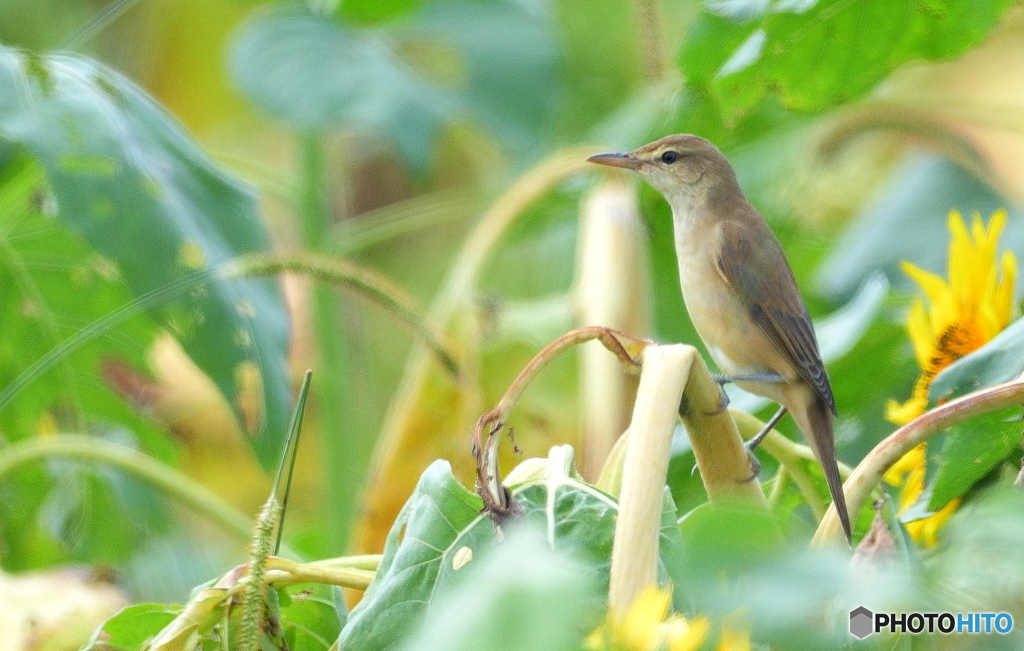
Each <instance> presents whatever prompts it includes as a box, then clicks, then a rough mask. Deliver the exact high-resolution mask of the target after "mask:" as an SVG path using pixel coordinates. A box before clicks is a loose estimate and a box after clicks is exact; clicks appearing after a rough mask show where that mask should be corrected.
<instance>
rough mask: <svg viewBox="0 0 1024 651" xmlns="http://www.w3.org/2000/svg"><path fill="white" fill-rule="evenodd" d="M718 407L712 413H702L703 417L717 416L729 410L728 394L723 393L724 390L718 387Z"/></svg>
mask: <svg viewBox="0 0 1024 651" xmlns="http://www.w3.org/2000/svg"><path fill="white" fill-rule="evenodd" d="M718 394H719V395H718V407H717V408H715V410H714V411H706V412H704V415H705V416H717V415H718V414H720V413H722V412H723V411H725V410H726V409H728V408H729V394H727V393H726V392H725V389H724V388H722V387H721V385H719V387H718Z"/></svg>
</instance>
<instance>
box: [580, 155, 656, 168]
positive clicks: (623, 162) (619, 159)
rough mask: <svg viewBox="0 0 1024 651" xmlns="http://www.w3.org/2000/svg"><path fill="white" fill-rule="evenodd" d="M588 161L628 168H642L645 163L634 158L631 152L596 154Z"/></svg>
mask: <svg viewBox="0 0 1024 651" xmlns="http://www.w3.org/2000/svg"><path fill="white" fill-rule="evenodd" d="M587 162H588V163H597V164H598V165H607V166H608V167H622V168H625V169H627V170H635V169H640V166H641V165H642V164H643V161H641V160H639V159H637V158H633V157H632V156H630V155H629V154H596V155H594V156H591V157H590V158H588V159H587Z"/></svg>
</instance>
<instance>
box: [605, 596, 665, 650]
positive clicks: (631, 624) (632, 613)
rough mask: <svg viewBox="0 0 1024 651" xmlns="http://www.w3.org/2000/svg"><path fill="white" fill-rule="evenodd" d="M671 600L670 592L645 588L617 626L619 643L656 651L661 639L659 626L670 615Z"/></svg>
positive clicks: (633, 647) (628, 646)
mask: <svg viewBox="0 0 1024 651" xmlns="http://www.w3.org/2000/svg"><path fill="white" fill-rule="evenodd" d="M671 598H672V594H671V592H670V591H669V590H660V589H659V588H658V587H657V586H648V587H646V588H644V590H643V591H642V592H641V593H640V594H639V595H638V596H637V598H636V599H635V600H633V603H632V604H630V606H629V609H628V610H627V611H626V615H625V616H624V617H623V618H622V620H621V621H620V622H619V623H618V626H616V632H617V633H618V635H617V637H618V639H619V641H621V642H622V643H623V645H625V646H626V647H627V648H629V649H638V650H639V649H643V650H646V649H656V648H657V647H658V644H659V642H660V639H661V629H660V627H659V626H658V625H659V624H660V623H661V621H662V620H663V619H665V616H666V615H668V606H669V601H671Z"/></svg>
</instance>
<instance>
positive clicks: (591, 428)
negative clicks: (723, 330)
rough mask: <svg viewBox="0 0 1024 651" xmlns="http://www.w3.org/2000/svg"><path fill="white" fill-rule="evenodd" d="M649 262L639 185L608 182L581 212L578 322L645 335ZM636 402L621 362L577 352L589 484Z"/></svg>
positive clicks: (596, 352) (597, 351)
mask: <svg viewBox="0 0 1024 651" xmlns="http://www.w3.org/2000/svg"><path fill="white" fill-rule="evenodd" d="M649 258H650V256H649V254H648V252H647V234H646V233H645V231H644V225H643V220H642V219H641V218H640V207H639V204H638V198H637V189H636V185H635V184H633V183H627V182H626V180H625V179H623V178H621V177H618V176H612V177H609V178H608V179H607V180H605V181H604V182H603V183H601V184H600V185H598V186H597V187H595V188H594V190H592V191H591V192H590V193H589V194H588V195H587V196H586V197H585V198H584V200H583V202H582V205H581V207H580V219H579V239H578V244H577V252H576V280H575V282H574V284H573V291H572V293H573V307H574V310H573V311H574V312H575V317H576V323H577V324H578V325H581V326H586V325H590V324H592V323H598V324H601V325H602V326H607V327H609V328H613V329H615V330H619V331H621V332H635V333H645V332H649V331H650V321H651V316H650V312H651V310H650V303H651V301H650V296H649V294H650V291H649V288H650V286H651V281H650V273H649V271H648V267H649V265H650V262H649ZM635 395H636V378H635V377H633V376H630V375H627V374H625V373H622V370H621V368H620V367H619V362H618V361H617V360H615V359H614V358H613V357H611V356H610V355H608V354H607V353H606V352H605V351H603V350H601V348H600V346H597V345H589V346H584V347H583V348H582V349H581V350H580V402H581V406H582V413H583V436H582V441H583V445H582V450H581V452H582V454H581V456H582V468H581V471H582V473H583V476H584V477H587V478H588V479H590V480H593V479H594V478H596V477H597V476H598V473H600V471H601V468H602V466H603V464H604V461H605V459H606V458H607V457H608V453H609V452H610V451H611V449H612V446H614V445H615V441H616V440H618V438H619V437H620V436H621V435H622V433H623V432H625V431H626V426H627V425H628V424H629V416H630V412H631V410H632V406H633V398H634V396H635Z"/></svg>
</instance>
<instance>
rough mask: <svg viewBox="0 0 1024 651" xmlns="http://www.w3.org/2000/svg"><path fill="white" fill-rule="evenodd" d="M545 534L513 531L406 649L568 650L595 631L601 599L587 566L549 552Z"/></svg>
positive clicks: (438, 608) (473, 568)
mask: <svg viewBox="0 0 1024 651" xmlns="http://www.w3.org/2000/svg"><path fill="white" fill-rule="evenodd" d="M544 536H545V534H544V532H543V530H539V531H538V530H536V529H534V528H531V527H517V528H515V529H514V530H513V531H512V532H511V534H510V536H509V538H508V539H507V540H505V541H504V542H502V543H501V544H500V545H499V546H498V548H497V549H496V550H495V551H494V553H493V554H491V555H489V556H488V557H487V558H484V559H483V560H481V561H477V562H476V563H471V564H470V565H469V566H467V568H466V569H465V570H463V571H464V572H466V573H467V577H466V580H465V582H464V583H462V584H461V585H459V586H458V587H457V588H455V590H454V591H453V592H452V593H451V594H447V595H444V596H443V597H441V598H440V599H438V602H437V604H436V605H435V606H433V607H432V608H431V610H430V612H429V615H428V616H427V620H426V621H425V622H424V623H423V626H421V627H420V629H419V631H418V632H417V633H416V634H414V635H413V636H412V638H411V639H410V640H409V641H408V642H406V644H404V645H403V647H402V648H403V649H406V650H407V651H570V650H572V649H577V648H579V647H578V645H579V643H580V642H581V641H582V637H583V635H584V634H585V632H586V631H587V629H588V628H590V627H592V626H593V625H594V615H595V614H596V613H598V612H600V608H598V607H597V606H598V605H599V604H600V601H601V598H600V596H598V592H597V590H596V585H595V583H594V581H593V577H592V575H591V573H590V572H589V568H588V567H587V566H585V565H582V564H580V563H578V562H576V561H575V560H574V559H573V558H572V557H571V556H569V555H567V554H564V553H560V552H556V551H555V550H552V549H551V547H550V546H549V545H548V543H547V541H546V540H545V537H544Z"/></svg>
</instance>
